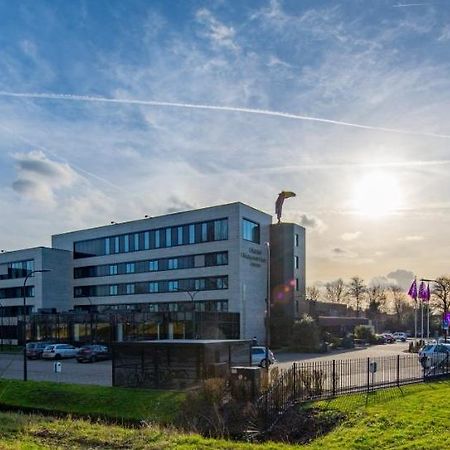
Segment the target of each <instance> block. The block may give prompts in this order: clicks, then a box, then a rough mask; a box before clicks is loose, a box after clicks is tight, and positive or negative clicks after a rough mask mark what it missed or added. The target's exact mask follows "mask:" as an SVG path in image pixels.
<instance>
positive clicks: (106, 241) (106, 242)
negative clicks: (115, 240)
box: [105, 238, 111, 255]
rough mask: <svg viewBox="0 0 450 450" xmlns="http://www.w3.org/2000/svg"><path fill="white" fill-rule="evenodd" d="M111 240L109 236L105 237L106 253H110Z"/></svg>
mask: <svg viewBox="0 0 450 450" xmlns="http://www.w3.org/2000/svg"><path fill="white" fill-rule="evenodd" d="M110 245H111V244H110V241H109V238H106V239H105V255H109V253H110V251H109V250H110V248H111V247H110Z"/></svg>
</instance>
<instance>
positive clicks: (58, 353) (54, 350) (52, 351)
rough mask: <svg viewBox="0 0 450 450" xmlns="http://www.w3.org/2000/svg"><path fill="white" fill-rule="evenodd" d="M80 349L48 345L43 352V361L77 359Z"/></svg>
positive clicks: (67, 345)
mask: <svg viewBox="0 0 450 450" xmlns="http://www.w3.org/2000/svg"><path fill="white" fill-rule="evenodd" d="M78 350H79V348H77V347H74V346H73V345H69V344H53V345H48V346H47V347H45V348H44V351H43V352H42V358H43V359H63V358H75V356H77V353H78Z"/></svg>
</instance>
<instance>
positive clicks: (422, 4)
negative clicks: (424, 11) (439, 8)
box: [392, 3, 430, 8]
mask: <svg viewBox="0 0 450 450" xmlns="http://www.w3.org/2000/svg"><path fill="white" fill-rule="evenodd" d="M428 5H430V3H399V4H397V5H392V7H393V8H407V7H409V6H428Z"/></svg>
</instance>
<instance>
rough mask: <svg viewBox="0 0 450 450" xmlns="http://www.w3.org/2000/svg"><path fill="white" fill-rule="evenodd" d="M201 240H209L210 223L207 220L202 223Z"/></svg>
mask: <svg viewBox="0 0 450 450" xmlns="http://www.w3.org/2000/svg"><path fill="white" fill-rule="evenodd" d="M201 241H202V242H207V241H208V224H207V223H206V222H203V223H202V235H201Z"/></svg>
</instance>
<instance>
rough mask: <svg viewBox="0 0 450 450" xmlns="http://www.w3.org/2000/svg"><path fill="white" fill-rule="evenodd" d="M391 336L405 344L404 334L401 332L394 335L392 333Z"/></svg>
mask: <svg viewBox="0 0 450 450" xmlns="http://www.w3.org/2000/svg"><path fill="white" fill-rule="evenodd" d="M392 336H394V338H395V340H396V341H402V342H406V339H407V336H406V333H403V332H402V331H396V332H395V333H392Z"/></svg>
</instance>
